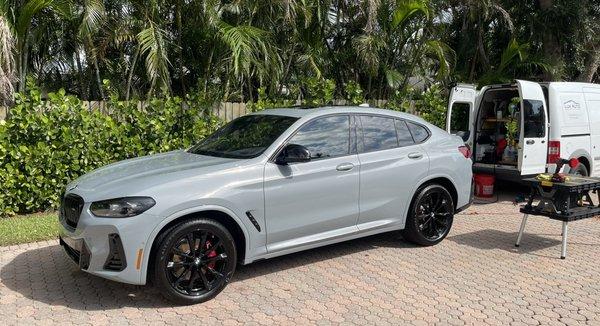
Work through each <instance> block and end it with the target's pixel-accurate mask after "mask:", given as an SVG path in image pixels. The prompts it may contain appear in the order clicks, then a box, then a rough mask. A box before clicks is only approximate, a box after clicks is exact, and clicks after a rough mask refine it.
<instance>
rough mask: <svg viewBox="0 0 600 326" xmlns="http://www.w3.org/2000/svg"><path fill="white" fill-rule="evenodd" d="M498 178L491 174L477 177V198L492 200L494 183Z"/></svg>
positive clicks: (477, 175)
mask: <svg viewBox="0 0 600 326" xmlns="http://www.w3.org/2000/svg"><path fill="white" fill-rule="evenodd" d="M495 181H496V178H495V177H494V176H493V175H489V174H476V175H475V196H477V197H483V198H490V197H492V196H493V195H494V182H495Z"/></svg>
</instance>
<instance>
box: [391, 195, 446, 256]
mask: <svg viewBox="0 0 600 326" xmlns="http://www.w3.org/2000/svg"><path fill="white" fill-rule="evenodd" d="M431 206H434V207H431ZM432 213H433V215H432ZM453 220H454V202H453V200H452V196H451V195H450V193H449V192H448V190H446V188H444V187H442V186H441V185H438V184H430V185H426V186H423V187H421V188H419V190H417V193H416V195H415V197H414V198H413V201H412V203H411V206H410V209H409V213H408V216H407V218H406V226H405V228H404V230H402V236H403V237H404V239H406V240H408V241H410V242H412V243H415V244H417V245H420V246H432V245H435V244H437V243H439V242H440V241H442V240H444V238H445V237H446V236H447V235H448V233H449V232H450V229H451V228H452V221H453Z"/></svg>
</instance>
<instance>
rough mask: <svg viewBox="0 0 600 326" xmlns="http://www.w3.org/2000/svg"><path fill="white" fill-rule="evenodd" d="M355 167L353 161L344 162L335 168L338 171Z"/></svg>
mask: <svg viewBox="0 0 600 326" xmlns="http://www.w3.org/2000/svg"><path fill="white" fill-rule="evenodd" d="M353 168H354V164H352V163H342V164H340V165H338V166H337V167H336V168H335V169H336V170H338V171H350V170H352V169H353Z"/></svg>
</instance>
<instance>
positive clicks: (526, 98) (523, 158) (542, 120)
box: [517, 80, 548, 175]
mask: <svg viewBox="0 0 600 326" xmlns="http://www.w3.org/2000/svg"><path fill="white" fill-rule="evenodd" d="M517 85H518V87H519V95H520V96H521V114H520V115H521V117H520V124H521V126H520V128H519V171H521V175H530V174H537V173H544V172H546V157H547V154H548V153H547V152H548V113H547V112H548V110H547V109H546V99H545V97H544V92H543V90H542V86H540V84H538V83H534V82H530V81H524V80H517Z"/></svg>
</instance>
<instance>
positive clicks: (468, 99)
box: [446, 84, 477, 148]
mask: <svg viewBox="0 0 600 326" xmlns="http://www.w3.org/2000/svg"><path fill="white" fill-rule="evenodd" d="M476 97H477V90H476V88H475V85H470V84H458V85H456V86H454V87H452V89H451V90H450V98H449V101H448V116H447V117H446V131H448V132H449V133H451V134H453V135H458V136H460V137H461V138H462V139H463V140H464V141H465V143H466V144H467V145H469V147H471V148H472V147H473V137H474V135H473V133H474V130H473V125H474V124H473V119H474V112H475V99H476Z"/></svg>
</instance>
